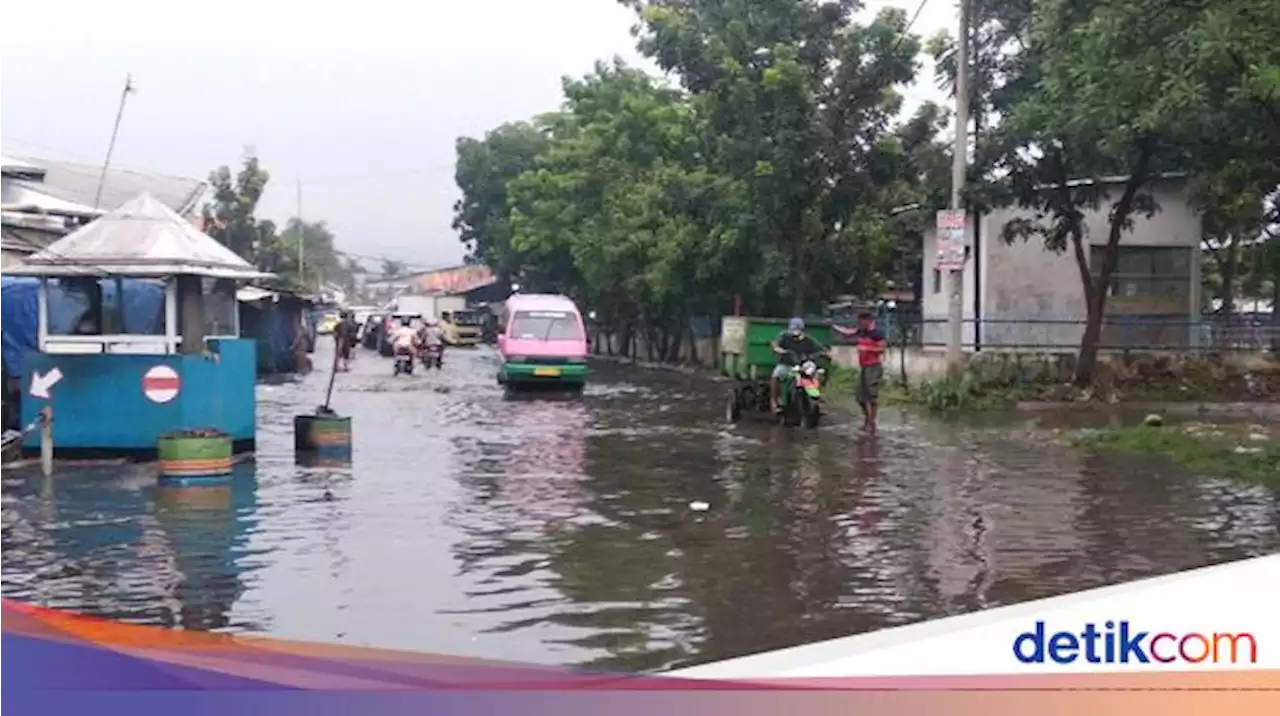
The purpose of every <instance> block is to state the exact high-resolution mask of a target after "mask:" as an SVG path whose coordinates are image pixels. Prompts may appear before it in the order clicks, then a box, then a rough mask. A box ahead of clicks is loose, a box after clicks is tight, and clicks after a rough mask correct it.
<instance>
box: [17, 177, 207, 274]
mask: <svg viewBox="0 0 1280 716" xmlns="http://www.w3.org/2000/svg"><path fill="white" fill-rule="evenodd" d="M101 179H102V167H101V166H94V165H89V164H78V163H74V162H63V161H53V160H48V159H37V158H33V157H14V156H4V157H0V204H3V207H2V208H3V238H4V243H3V259H4V266H6V267H7V266H10V265H12V264H13V263H16V262H18V261H21V259H22V258H23V257H24V256H29V255H30V254H32V253H35V252H36V251H39V250H40V249H42V248H44V247H45V246H48V245H49V244H51V243H53V242H54V241H56V240H58V239H59V238H61V237H62V236H64V235H66V234H68V233H70V232H71V231H74V230H75V229H77V228H79V227H80V226H83V225H84V224H87V223H88V222H90V221H92V220H93V219H95V218H97V217H98V216H101V215H102V214H104V213H106V212H109V211H112V210H114V209H117V208H119V207H120V206H121V205H122V204H124V203H125V202H127V201H129V200H130V199H133V198H134V197H136V196H138V195H139V194H144V193H145V194H150V195H151V196H153V197H155V198H156V199H157V200H158V201H160V203H161V204H164V205H165V206H167V207H169V208H170V209H172V210H173V211H175V212H176V213H177V214H178V215H179V216H182V217H183V218H185V219H188V220H190V221H191V222H192V223H193V224H195V225H196V226H197V227H201V226H202V223H203V222H202V220H201V219H202V217H201V208H202V207H203V205H204V202H205V200H206V199H207V198H208V195H209V191H210V187H209V184H208V182H205V181H202V180H200V179H191V178H187V177H176V176H169V175H164V174H156V173H153V172H139V171H133V170H129V169H109V170H108V171H107V175H106V179H105V181H102V196H101V199H100V200H99V202H98V206H97V207H96V208H95V207H94V198H95V196H96V195H97V193H98V184H99V181H100V180H101Z"/></svg>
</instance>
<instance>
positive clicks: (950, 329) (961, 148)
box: [937, 0, 977, 373]
mask: <svg viewBox="0 0 1280 716" xmlns="http://www.w3.org/2000/svg"><path fill="white" fill-rule="evenodd" d="M959 2H960V32H959V34H958V35H957V36H956V137H955V147H954V149H953V152H954V156H953V157H952V162H951V209H952V211H953V212H964V182H965V175H966V173H967V171H968V163H969V161H968V160H969V2H970V0H959ZM960 216H962V217H963V224H962V226H963V227H964V230H963V231H962V232H961V233H960V234H959V235H960V236H961V237H963V240H964V242H965V244H964V245H967V243H968V235H969V231H968V227H969V217H968V216H967V215H965V214H964V213H961V214H960ZM940 228H941V227H940ZM942 240H943V235H942V231H941V230H939V231H938V233H937V241H939V242H941V241H942ZM939 246H941V243H939ZM954 248H956V247H953V249H954ZM957 250H958V251H960V252H962V251H963V249H962V248H959V249H957ZM961 255H962V256H963V254H961ZM964 265H965V260H964V259H961V260H960V262H959V265H958V266H957V265H955V264H953V265H952V266H951V267H950V269H951V270H950V271H949V272H948V273H949V276H950V280H949V282H948V283H949V285H948V287H947V290H948V294H949V295H948V301H947V334H948V335H947V370H948V371H949V372H952V373H955V372H958V371H959V370H960V368H961V367H962V365H963V361H964ZM974 318H975V320H976V319H977V316H974Z"/></svg>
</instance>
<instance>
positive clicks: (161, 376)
mask: <svg viewBox="0 0 1280 716" xmlns="http://www.w3.org/2000/svg"><path fill="white" fill-rule="evenodd" d="M181 388H182V379H180V378H179V377H178V372H177V371H176V370H174V369H172V368H170V367H169V366H167V365H158V366H155V367H154V368H152V369H151V370H148V371H147V372H146V374H145V375H143V376H142V394H143V395H145V396H147V400H150V401H151V402H153V403H167V402H169V401H170V400H173V399H174V398H176V397H178V390H179V389H181Z"/></svg>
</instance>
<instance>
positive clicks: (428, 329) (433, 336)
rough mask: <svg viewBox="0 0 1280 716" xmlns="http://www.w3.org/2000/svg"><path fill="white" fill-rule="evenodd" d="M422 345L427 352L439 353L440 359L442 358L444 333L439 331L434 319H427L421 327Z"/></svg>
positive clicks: (438, 325)
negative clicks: (436, 351) (434, 351)
mask: <svg viewBox="0 0 1280 716" xmlns="http://www.w3.org/2000/svg"><path fill="white" fill-rule="evenodd" d="M421 335H422V345H423V347H425V348H426V349H427V350H428V351H430V350H433V349H434V350H438V351H440V356H441V358H443V357H444V331H442V330H440V324H439V323H438V322H437V321H436V319H434V318H427V320H426V322H425V323H424V324H423V326H422V334H421Z"/></svg>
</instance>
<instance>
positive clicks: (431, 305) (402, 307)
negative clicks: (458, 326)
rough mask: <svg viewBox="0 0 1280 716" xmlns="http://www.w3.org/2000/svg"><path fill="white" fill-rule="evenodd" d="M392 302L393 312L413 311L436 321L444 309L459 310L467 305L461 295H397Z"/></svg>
mask: <svg viewBox="0 0 1280 716" xmlns="http://www.w3.org/2000/svg"><path fill="white" fill-rule="evenodd" d="M393 303H394V304H395V308H394V309H393V312H394V313H413V314H418V315H420V316H422V317H423V318H434V319H436V320H437V321H438V320H440V315H441V314H442V313H445V312H446V311H448V312H453V311H461V310H464V309H465V308H466V307H467V299H465V298H463V297H462V296H418V295H405V296H399V297H397V298H396V299H395V301H394V302H393Z"/></svg>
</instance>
